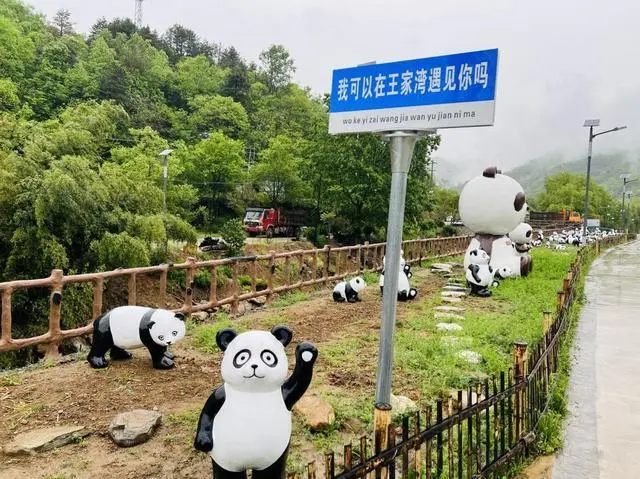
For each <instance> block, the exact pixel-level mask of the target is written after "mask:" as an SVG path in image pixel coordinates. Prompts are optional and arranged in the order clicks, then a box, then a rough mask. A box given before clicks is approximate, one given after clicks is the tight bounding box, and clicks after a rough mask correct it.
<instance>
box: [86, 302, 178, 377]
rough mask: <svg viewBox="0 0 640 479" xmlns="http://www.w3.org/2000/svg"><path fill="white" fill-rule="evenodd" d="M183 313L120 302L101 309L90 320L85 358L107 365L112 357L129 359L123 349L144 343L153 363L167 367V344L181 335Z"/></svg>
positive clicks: (170, 360) (170, 358)
mask: <svg viewBox="0 0 640 479" xmlns="http://www.w3.org/2000/svg"><path fill="white" fill-rule="evenodd" d="M185 332H186V328H185V324H184V315H183V314H182V313H174V312H173V311H169V310H166V309H155V308H145V307H142V306H121V307H118V308H115V309H112V310H111V311H108V312H106V313H104V314H103V315H102V316H100V317H99V318H97V319H96V320H95V321H94V322H93V341H92V342H91V351H89V355H88V356H87V361H88V362H89V364H90V365H91V367H92V368H106V367H107V366H108V365H109V363H108V361H107V360H106V359H105V357H104V356H105V354H106V353H107V351H109V355H110V356H111V359H114V360H122V359H130V358H131V353H129V352H127V351H126V349H136V348H141V347H143V346H144V347H146V348H147V349H148V350H149V353H150V354H151V359H152V360H153V367H154V368H156V369H170V368H172V367H173V366H174V363H173V357H174V356H173V353H171V352H169V351H168V350H167V348H168V347H169V346H170V345H172V344H175V343H177V342H178V341H180V340H181V339H183V338H184V335H185Z"/></svg>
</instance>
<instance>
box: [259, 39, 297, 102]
mask: <svg viewBox="0 0 640 479" xmlns="http://www.w3.org/2000/svg"><path fill="white" fill-rule="evenodd" d="M260 63H261V66H262V68H261V73H262V74H263V75H264V77H265V80H266V84H267V86H268V87H269V88H270V90H271V92H272V93H273V92H275V91H277V90H279V89H280V88H282V87H283V86H285V85H288V84H289V82H290V81H291V78H292V76H293V74H294V73H295V71H296V67H295V65H294V61H293V58H291V55H290V54H289V52H288V51H287V49H286V48H285V47H284V46H282V45H271V46H270V47H269V48H268V49H267V50H265V51H263V52H262V53H260Z"/></svg>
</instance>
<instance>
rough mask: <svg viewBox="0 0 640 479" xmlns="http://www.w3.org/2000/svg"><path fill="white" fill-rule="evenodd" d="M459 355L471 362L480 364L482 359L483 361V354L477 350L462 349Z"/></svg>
mask: <svg viewBox="0 0 640 479" xmlns="http://www.w3.org/2000/svg"><path fill="white" fill-rule="evenodd" d="M458 357H459V358H460V359H464V360H465V361H467V362H469V363H471V364H480V361H482V356H480V355H479V354H478V353H476V352H475V351H460V352H459V353H458Z"/></svg>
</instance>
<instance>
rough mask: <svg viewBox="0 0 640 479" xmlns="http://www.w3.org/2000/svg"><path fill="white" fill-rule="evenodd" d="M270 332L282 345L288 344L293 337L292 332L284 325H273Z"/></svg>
mask: <svg viewBox="0 0 640 479" xmlns="http://www.w3.org/2000/svg"><path fill="white" fill-rule="evenodd" d="M271 334H273V335H274V336H275V337H276V339H277V340H278V341H280V342H281V343H282V345H283V346H287V344H289V343H290V342H291V340H292V339H293V333H292V332H291V330H290V329H289V328H287V327H286V326H280V325H279V326H274V327H273V329H272V330H271Z"/></svg>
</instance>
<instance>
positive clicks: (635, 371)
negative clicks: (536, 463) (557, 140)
mask: <svg viewBox="0 0 640 479" xmlns="http://www.w3.org/2000/svg"><path fill="white" fill-rule="evenodd" d="M585 293H586V297H587V303H586V304H585V306H584V308H583V311H582V316H581V318H580V324H579V327H578V334H577V337H576V343H575V348H574V351H573V354H574V356H575V364H574V366H573V370H572V374H571V380H570V385H569V419H568V421H567V426H566V429H565V446H564V449H563V451H562V452H561V453H560V455H559V456H558V459H557V461H556V464H555V467H554V469H553V478H554V479H569V478H572V479H573V478H576V479H577V478H580V479H591V478H602V479H609V478H616V479H626V478H637V477H640V241H634V242H633V243H629V244H627V245H624V246H622V247H620V248H615V249H613V250H610V251H608V252H607V253H605V254H603V255H602V256H601V257H600V258H599V259H597V260H596V261H595V262H594V263H593V265H592V267H591V271H590V273H589V276H588V277H587V283H586V290H585Z"/></svg>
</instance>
